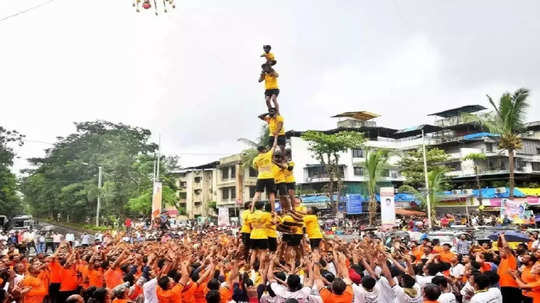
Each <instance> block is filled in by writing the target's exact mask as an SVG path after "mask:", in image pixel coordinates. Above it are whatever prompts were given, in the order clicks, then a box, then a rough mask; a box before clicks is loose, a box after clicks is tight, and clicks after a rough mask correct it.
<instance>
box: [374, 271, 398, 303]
mask: <svg viewBox="0 0 540 303" xmlns="http://www.w3.org/2000/svg"><path fill="white" fill-rule="evenodd" d="M394 283H395V284H398V281H397V279H396V278H395V277H394ZM377 285H378V286H379V290H380V291H381V295H380V300H379V302H380V303H394V302H395V301H396V295H395V294H394V292H393V291H392V287H390V283H389V282H388V280H386V277H381V278H380V279H379V281H377Z"/></svg>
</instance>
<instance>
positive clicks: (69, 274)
mask: <svg viewBox="0 0 540 303" xmlns="http://www.w3.org/2000/svg"><path fill="white" fill-rule="evenodd" d="M77 287H79V275H78V273H77V270H75V265H72V266H70V267H68V268H64V269H63V270H62V281H60V289H59V290H60V291H72V290H76V289H77Z"/></svg>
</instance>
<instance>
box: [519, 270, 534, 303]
mask: <svg viewBox="0 0 540 303" xmlns="http://www.w3.org/2000/svg"><path fill="white" fill-rule="evenodd" d="M531 268H532V266H525V269H524V270H523V273H521V280H523V282H525V283H527V284H529V283H532V282H535V281H536V275H534V274H531ZM521 291H522V292H523V295H524V296H526V297H529V298H532V297H533V291H532V289H525V288H523V289H522V290H521Z"/></svg>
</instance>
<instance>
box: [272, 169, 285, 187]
mask: <svg viewBox="0 0 540 303" xmlns="http://www.w3.org/2000/svg"><path fill="white" fill-rule="evenodd" d="M286 170H287V169H286V168H285V169H284V168H281V167H279V166H277V165H275V164H274V167H273V172H274V181H275V183H276V184H279V183H285V181H286V180H285V171H286Z"/></svg>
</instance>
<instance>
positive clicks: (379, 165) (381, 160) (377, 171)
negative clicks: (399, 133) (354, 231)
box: [364, 149, 388, 225]
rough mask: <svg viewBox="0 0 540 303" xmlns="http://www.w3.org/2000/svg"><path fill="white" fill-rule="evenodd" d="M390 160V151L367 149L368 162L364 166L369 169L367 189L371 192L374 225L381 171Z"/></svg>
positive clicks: (370, 223)
mask: <svg viewBox="0 0 540 303" xmlns="http://www.w3.org/2000/svg"><path fill="white" fill-rule="evenodd" d="M387 162H388V151H386V150H384V149H377V150H374V151H370V150H366V162H365V163H364V168H365V169H366V171H367V189H368V193H369V225H373V223H374V221H375V214H376V212H377V200H376V199H375V194H376V192H377V182H378V181H379V178H380V176H381V171H382V170H383V169H384V168H385V167H386V163H387Z"/></svg>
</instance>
